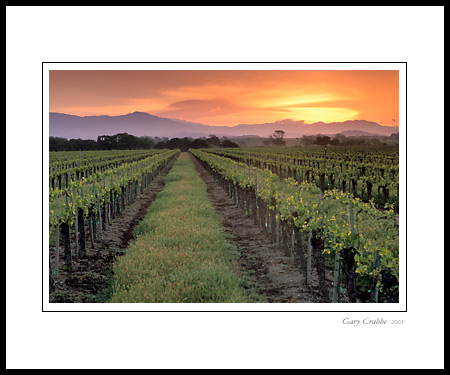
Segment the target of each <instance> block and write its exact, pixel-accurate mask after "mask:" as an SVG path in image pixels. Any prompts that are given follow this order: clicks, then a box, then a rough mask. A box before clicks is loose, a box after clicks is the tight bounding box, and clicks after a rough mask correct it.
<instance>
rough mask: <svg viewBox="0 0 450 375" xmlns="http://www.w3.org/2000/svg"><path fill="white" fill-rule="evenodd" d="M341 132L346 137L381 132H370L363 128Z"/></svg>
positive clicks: (372, 134)
mask: <svg viewBox="0 0 450 375" xmlns="http://www.w3.org/2000/svg"><path fill="white" fill-rule="evenodd" d="M339 134H342V135H345V136H346V137H360V136H374V135H379V134H374V133H369V132H365V131H362V130H344V131H343V132H340V133H339Z"/></svg>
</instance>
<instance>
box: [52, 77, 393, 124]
mask: <svg viewBox="0 0 450 375" xmlns="http://www.w3.org/2000/svg"><path fill="white" fill-rule="evenodd" d="M49 88H50V112H61V113H67V114H72V115H79V116H90V115H110V116H113V115H124V114H127V113H131V112H134V111H141V112H147V113H150V114H152V115H156V116H160V117H169V118H177V119H183V120H187V121H193V122H198V123H202V124H207V125H228V126H233V125H238V124H256V123H265V122H274V121H278V120H282V119H293V120H304V121H305V122H306V123H313V122H318V121H323V122H333V121H346V120H368V121H374V122H377V123H379V124H380V125H391V126H392V125H394V126H398V113H399V74H398V71H397V70H52V71H50V86H49Z"/></svg>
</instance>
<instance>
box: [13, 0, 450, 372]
mask: <svg viewBox="0 0 450 375" xmlns="http://www.w3.org/2000/svg"><path fill="white" fill-rule="evenodd" d="M188 61H190V62H293V63H294V62H309V63H314V62H322V63H323V62H330V63H332V62H352V63H354V62H361V63H367V62H372V63H376V62H391V63H395V62H407V92H406V94H407V95H405V100H404V101H402V100H403V99H402V97H401V98H400V99H401V108H400V129H401V146H400V152H401V155H405V156H406V158H405V159H401V160H400V168H401V173H403V174H404V176H403V177H402V176H401V179H402V180H401V181H405V180H406V177H407V186H406V189H407V212H406V214H407V215H406V216H407V227H406V228H404V229H403V230H404V232H402V233H401V237H402V240H403V241H407V250H406V251H407V259H408V263H407V292H408V296H407V298H408V299H407V312H391V313H382V312H379V313H374V312H371V313H365V312H358V313H355V312H353V313H346V312H329V311H328V312H284V311H283V312H217V311H214V312H42V307H43V306H42V282H41V280H42V246H43V243H42V238H43V236H42V233H43V231H44V232H46V231H47V224H46V221H45V220H43V216H42V214H43V199H42V189H41V184H42V168H43V166H42V155H43V154H42V150H43V146H44V148H46V147H47V145H48V143H47V141H44V142H42V123H43V113H42V105H43V99H42V62H73V63H77V62H108V63H109V62H188ZM98 66H99V65H98ZM6 83H7V84H6V182H7V183H6V207H7V211H6V232H7V238H6V333H7V335H6V359H7V362H6V367H7V368H30V369H38V368H149V369H153V368H180V369H183V368H186V369H187V368H236V369H237V368H273V369H283V368H299V369H303V368H305V369H306V368H313V369H320V368H329V369H333V368H443V366H444V320H443V313H444V293H443V291H444V286H443V283H444V263H443V260H444V256H443V251H444V241H443V239H444V236H443V234H444V221H443V220H444V216H443V186H444V185H443V177H444V175H443V173H444V168H443V165H444V164H443V163H444V148H443V142H444V137H443V136H444V101H443V100H444V8H443V7H6ZM400 85H401V90H402V89H406V85H405V87H404V88H403V86H402V82H401V81H400ZM46 101H47V98H44V103H45V102H46ZM402 103H403V104H402ZM402 105H405V108H402ZM46 108H48V107H46V106H44V136H45V137H46V136H47V133H46V132H47V129H46V128H45V118H46V113H45V112H46ZM402 113H406V115H407V119H405V118H403V119H402V117H401V115H402ZM405 120H407V122H406V121H405ZM405 127H406V132H403V131H402V129H404V128H405ZM45 137H44V138H45ZM403 179H405V180H403ZM44 198H45V197H44ZM44 208H45V205H44ZM344 318H350V319H354V320H358V319H359V320H361V321H362V320H363V319H364V318H371V319H376V318H383V319H386V320H388V321H389V322H391V321H392V320H393V319H399V320H403V321H404V323H403V324H401V325H392V324H388V325H363V324H362V323H361V324H360V325H359V326H357V327H354V326H353V325H348V324H343V320H344Z"/></svg>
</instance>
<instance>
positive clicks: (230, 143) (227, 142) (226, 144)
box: [220, 139, 239, 148]
mask: <svg viewBox="0 0 450 375" xmlns="http://www.w3.org/2000/svg"><path fill="white" fill-rule="evenodd" d="M220 147H234V148H236V147H239V145H238V144H237V143H235V142H233V141H230V140H229V139H225V140H224V141H223V142H222V143H221V145H220Z"/></svg>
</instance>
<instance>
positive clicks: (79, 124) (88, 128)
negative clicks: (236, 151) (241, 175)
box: [49, 112, 399, 140]
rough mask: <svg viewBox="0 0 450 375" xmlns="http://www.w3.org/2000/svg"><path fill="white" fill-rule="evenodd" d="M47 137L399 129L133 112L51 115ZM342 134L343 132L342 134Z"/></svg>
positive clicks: (296, 134) (264, 134)
mask: <svg viewBox="0 0 450 375" xmlns="http://www.w3.org/2000/svg"><path fill="white" fill-rule="evenodd" d="M49 122H50V124H49V135H50V136H52V137H62V138H67V139H73V138H81V139H95V140H96V139H97V137H98V136H99V135H114V134H117V133H128V134H132V135H135V136H138V137H141V136H149V137H160V138H162V137H168V138H175V137H178V138H183V137H192V138H199V137H203V136H206V137H208V136H209V135H211V134H214V135H216V136H218V137H221V136H227V137H239V136H243V135H249V134H250V135H254V136H260V137H268V136H270V135H272V134H273V132H274V131H275V130H284V131H285V137H289V138H292V137H301V136H302V135H314V134H327V135H330V134H337V133H342V132H348V133H347V134H348V135H350V134H358V133H360V134H364V133H371V134H372V135H373V134H375V135H387V136H389V135H391V134H392V133H397V132H398V131H399V128H398V127H394V126H381V125H380V124H378V123H376V122H371V121H366V120H349V121H344V122H331V123H324V122H316V123H313V124H306V123H305V122H304V121H294V120H290V119H286V120H281V121H276V122H273V123H264V124H239V125H236V126H210V125H204V124H199V123H194V122H189V121H184V120H176V119H170V118H163V117H158V116H154V115H151V114H148V113H145V112H133V113H129V114H126V115H120V116H106V115H105V116H75V115H69V114H64V113H56V112H50V117H49ZM344 134H345V133H344Z"/></svg>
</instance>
